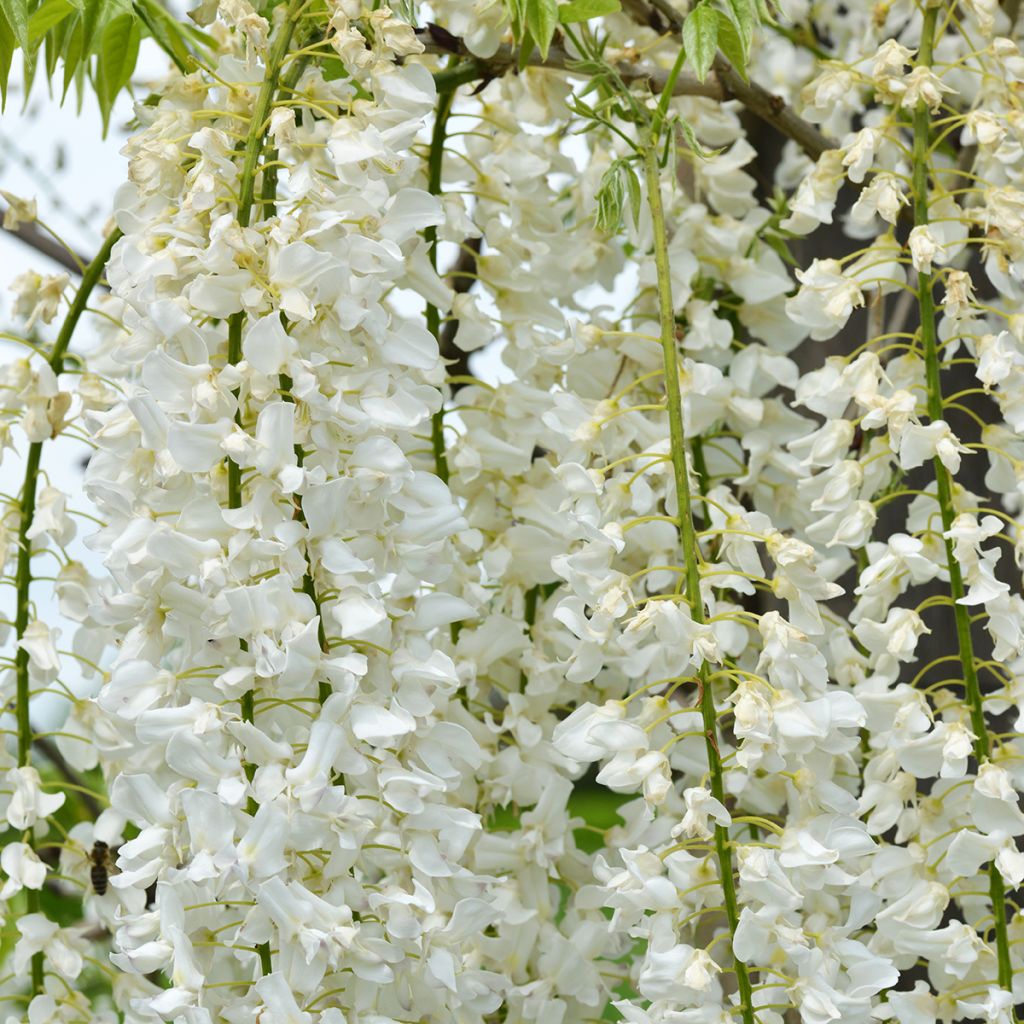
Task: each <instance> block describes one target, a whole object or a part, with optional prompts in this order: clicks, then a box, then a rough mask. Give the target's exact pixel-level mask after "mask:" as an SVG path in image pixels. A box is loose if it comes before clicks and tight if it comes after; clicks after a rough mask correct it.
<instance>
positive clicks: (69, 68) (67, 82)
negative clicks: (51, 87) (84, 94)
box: [60, 18, 85, 103]
mask: <svg viewBox="0 0 1024 1024" xmlns="http://www.w3.org/2000/svg"><path fill="white" fill-rule="evenodd" d="M84 38H85V30H84V29H83V27H82V19H81V18H76V19H75V24H74V25H73V27H72V29H71V34H70V35H69V36H68V41H67V45H66V46H65V47H64V87H63V89H62V90H61V96H60V101H61V103H63V102H64V100H65V99H66V98H67V95H68V89H70V88H71V83H72V82H73V81H74V80H75V75H76V73H77V72H78V69H79V66H80V64H81V60H82V55H83V52H84V48H83V41H84Z"/></svg>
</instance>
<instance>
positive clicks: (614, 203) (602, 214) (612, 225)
mask: <svg viewBox="0 0 1024 1024" xmlns="http://www.w3.org/2000/svg"><path fill="white" fill-rule="evenodd" d="M620 167H621V163H620V161H618V160H616V161H615V163H613V164H612V165H611V167H609V168H608V170H607V171H605V172H604V174H603V175H602V176H601V184H600V185H599V186H598V188H597V227H598V230H599V231H604V232H605V233H606V234H609V235H614V234H615V232H616V231H618V230H619V226H620V225H621V224H622V208H623V206H624V205H625V202H626V191H625V188H624V187H623V181H622V175H621V174H619V169H620Z"/></svg>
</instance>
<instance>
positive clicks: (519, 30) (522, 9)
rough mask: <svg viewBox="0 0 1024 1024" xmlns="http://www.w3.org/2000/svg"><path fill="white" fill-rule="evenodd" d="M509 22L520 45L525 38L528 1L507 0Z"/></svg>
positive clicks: (513, 35)
mask: <svg viewBox="0 0 1024 1024" xmlns="http://www.w3.org/2000/svg"><path fill="white" fill-rule="evenodd" d="M505 6H506V8H507V9H508V17H509V21H511V22H512V37H513V38H514V39H515V41H516V42H517V43H518V42H520V40H521V39H522V36H523V25H524V23H525V22H526V0H505Z"/></svg>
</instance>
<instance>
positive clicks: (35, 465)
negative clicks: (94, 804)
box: [14, 228, 121, 995]
mask: <svg viewBox="0 0 1024 1024" xmlns="http://www.w3.org/2000/svg"><path fill="white" fill-rule="evenodd" d="M120 237H121V231H120V230H119V229H117V228H115V229H114V230H113V231H111V233H110V234H109V235H108V236H107V238H106V241H105V242H104V243H103V246H102V248H101V249H100V251H99V252H98V253H97V254H96V256H95V257H94V258H93V261H92V262H91V263H90V264H89V265H88V266H87V267H86V268H85V272H84V273H83V274H82V282H81V284H80V285H79V286H78V291H77V292H76V293H75V297H74V299H73V300H72V302H71V308H70V309H69V310H68V315H67V316H66V317H65V319H64V323H63V324H62V325H61V329H60V333H59V334H58V335H57V340H56V341H55V342H54V344H53V351H52V352H51V353H50V358H49V360H48V362H49V364H50V368H51V369H52V370H53V372H54V373H55V374H58V375H59V374H60V373H62V372H63V370H64V356H65V354H66V353H67V350H68V345H70V344H71V338H72V336H73V335H74V333H75V328H76V327H77V326H78V321H79V320H80V319H81V318H82V314H83V313H84V312H85V309H86V306H88V304H89V296H90V295H91V293H92V290H93V288H95V287H96V284H97V282H98V281H99V279H100V277H101V276H102V274H103V269H104V267H106V265H107V260H108V259H110V250H111V249H112V248H113V247H114V243H115V242H116V241H117V240H118V239H119V238H120ZM42 455H43V442H42V441H33V442H32V443H31V444H30V445H29V448H28V458H27V459H26V461H25V480H24V483H23V484H22V488H21V507H20V510H19V522H18V566H17V569H16V572H15V588H16V591H17V598H16V602H17V604H16V611H15V617H14V631H15V634H16V635H17V638H18V642H19V644H20V642H21V640H22V639H23V638H24V636H25V630H26V629H28V623H29V615H30V613H31V602H30V599H29V598H30V591H31V588H32V541H31V540H30V539H29V536H28V532H29V530H31V529H32V522H33V520H34V519H35V514H36V487H37V484H38V482H39V465H40V462H41V460H42ZM14 676H15V704H16V714H15V718H16V721H17V726H18V767H19V768H25V767H27V766H28V765H29V764H30V763H31V760H32V722H31V719H30V717H29V700H30V698H29V693H30V690H31V680H30V678H29V658H28V651H26V650H25V649H24V648H22V647H21V646H19V647H18V648H17V653H16V654H15V656H14ZM26 842H28V843H30V844H31V842H32V833H31V830H29V832H28V834H27V837H26ZM25 900H26V904H25V910H26V912H27V913H29V914H36V913H38V912H39V891H38V890H36V889H26V890H25ZM31 973H32V978H31V981H32V993H33V994H34V995H35V994H37V993H39V992H42V990H43V954H42V953H36V954H34V955H33V957H32V972H31Z"/></svg>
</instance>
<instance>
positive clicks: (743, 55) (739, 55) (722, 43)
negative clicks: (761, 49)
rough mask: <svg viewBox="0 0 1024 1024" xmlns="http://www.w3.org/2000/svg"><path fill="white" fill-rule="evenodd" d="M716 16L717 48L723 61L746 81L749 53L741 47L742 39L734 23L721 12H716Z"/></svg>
mask: <svg viewBox="0 0 1024 1024" xmlns="http://www.w3.org/2000/svg"><path fill="white" fill-rule="evenodd" d="M715 13H716V14H717V15H718V46H719V48H720V49H721V51H722V53H724V54H725V59H726V60H727V61H728V62H729V63H730V64H731V65H732V66H733V67H734V68H735V69H736V71H737V72H738V73H739V74H740V75H741V76H742V78H743V80H744V81H746V80H747V60H748V58H749V51H748V50H747V49H746V47H744V45H743V39H742V38H741V37H740V34H739V32H738V31H737V29H736V25H735V23H734V22H733V21H732V20H731V19H730V18H729V16H728V15H727V14H725V13H724V12H723V11H716V12H715Z"/></svg>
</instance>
